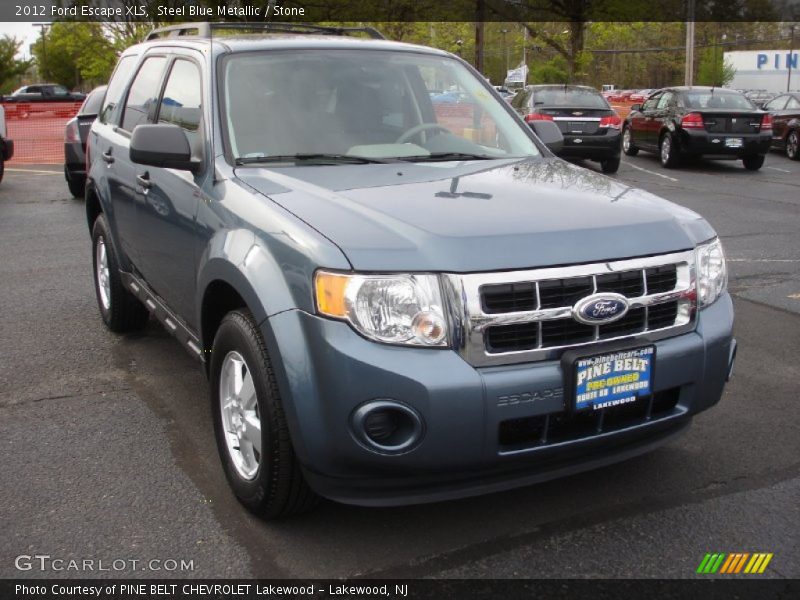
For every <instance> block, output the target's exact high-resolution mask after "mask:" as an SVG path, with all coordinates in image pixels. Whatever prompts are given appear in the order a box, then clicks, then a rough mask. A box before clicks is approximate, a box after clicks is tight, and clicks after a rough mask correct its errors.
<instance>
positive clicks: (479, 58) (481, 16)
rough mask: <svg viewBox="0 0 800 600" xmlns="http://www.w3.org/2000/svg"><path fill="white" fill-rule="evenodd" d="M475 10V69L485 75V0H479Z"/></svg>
mask: <svg viewBox="0 0 800 600" xmlns="http://www.w3.org/2000/svg"><path fill="white" fill-rule="evenodd" d="M477 2H478V3H477V5H476V10H475V19H476V20H475V69H477V71H478V72H479V73H480V74H481V75H484V72H483V70H484V65H483V58H484V47H483V42H484V38H485V32H486V3H485V0H477Z"/></svg>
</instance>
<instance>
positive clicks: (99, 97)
mask: <svg viewBox="0 0 800 600" xmlns="http://www.w3.org/2000/svg"><path fill="white" fill-rule="evenodd" d="M105 95H106V86H104V85H101V86H100V87H97V88H95V89H93V90H92V91H91V93H90V94H89V95H88V96H87V97H86V100H84V102H83V104H82V105H81V108H80V110H79V111H78V114H77V115H76V116H74V117H72V118H71V119H70V120H69V121H67V124H66V126H65V127H64V178H65V179H66V180H67V186H68V187H69V191H70V192H71V193H72V195H73V196H75V197H76V198H83V194H84V188H85V187H86V139H87V137H88V135H89V129H91V127H92V123H93V122H94V120H95V119H96V118H97V114H98V113H99V112H100V107H101V106H102V104H103V98H105Z"/></svg>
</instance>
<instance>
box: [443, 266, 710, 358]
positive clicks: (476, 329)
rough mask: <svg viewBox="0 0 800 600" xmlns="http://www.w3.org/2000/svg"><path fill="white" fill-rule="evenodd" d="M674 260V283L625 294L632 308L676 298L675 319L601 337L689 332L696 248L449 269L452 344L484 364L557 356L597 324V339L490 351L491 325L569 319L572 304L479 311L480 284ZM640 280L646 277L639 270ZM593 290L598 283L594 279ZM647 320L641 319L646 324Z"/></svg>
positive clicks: (652, 337)
mask: <svg viewBox="0 0 800 600" xmlns="http://www.w3.org/2000/svg"><path fill="white" fill-rule="evenodd" d="M668 265H675V266H676V268H677V281H676V284H675V288H674V289H673V290H670V291H667V292H660V293H656V294H649V293H648V290H647V289H646V287H645V289H644V291H643V295H642V296H638V297H635V298H629V299H628V302H629V306H630V309H635V308H644V309H645V310H647V309H648V308H649V307H651V306H654V305H658V304H663V303H666V302H673V301H677V302H678V314H677V317H676V319H675V324H674V325H670V326H668V327H663V328H659V329H653V330H646V329H645V330H644V331H642V332H641V333H636V334H625V335H620V336H617V337H613V338H603V340H602V342H607V341H612V340H620V339H632V340H635V341H640V342H642V343H645V344H646V343H649V342H654V341H657V340H660V339H664V338H667V337H673V336H676V335H680V334H682V333H687V332H689V331H692V330H693V329H694V327H695V324H696V320H695V313H696V312H697V301H696V284H695V264H694V251H693V250H687V251H684V252H674V253H670V254H661V255H658V256H647V257H642V258H634V259H626V260H616V261H610V262H603V263H592V264H582V265H570V266H564V267H545V268H541V269H531V270H520V271H507V272H491V273H467V274H457V273H448V274H444V275H442V287H443V290H444V296H445V299H446V302H447V304H448V306H449V310H448V311H447V312H448V314H449V320H450V322H449V325H450V332H451V343H452V347H453V348H454V349H455V350H456V351H457V352H458V353H459V354H460V355H461V356H462V357H463V358H464V360H466V361H467V362H468V363H469V364H471V365H473V366H475V367H488V366H499V365H508V364H515V363H523V362H538V361H543V360H555V359H558V358H559V357H560V356H561V354H562V353H563V352H564V351H565V350H567V349H570V348H579V347H584V346H590V345H592V344H595V343H597V341H598V339H599V327H595V340H593V341H588V342H582V343H578V344H568V345H564V346H553V347H547V348H541V347H539V348H535V349H531V350H518V351H511V352H502V353H490V352H487V350H486V345H485V341H484V331H485V330H486V328H488V327H491V326H494V325H511V324H520V323H531V322H543V321H552V320H557V319H568V318H569V319H571V318H572V306H564V307H558V308H545V309H542V308H537V309H535V310H528V311H517V312H509V313H499V314H495V313H492V314H489V313H485V312H484V311H483V308H482V305H481V288H482V287H483V286H488V285H496V284H506V283H521V282H531V283H537V284H538V282H541V281H547V280H552V279H570V278H573V277H594V276H598V275H605V274H609V273H617V272H624V271H635V270H640V269H641V270H642V271H644V270H645V269H649V268H652V267H660V266H668ZM643 280H644V281H645V286H646V281H647V278H646V277H645V276H644V274H643ZM594 291H595V292H596V291H597V285H596V280H595V290H594ZM536 298H537V307H538V306H540V304H541V302H540V299H539V286H538V285H536ZM646 322H647V319H645V323H646ZM541 335H542V333H541V328H540V329H539V340H538V344H537V345H538V346H541V345H542V337H541Z"/></svg>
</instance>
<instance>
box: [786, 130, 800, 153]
mask: <svg viewBox="0 0 800 600" xmlns="http://www.w3.org/2000/svg"><path fill="white" fill-rule="evenodd" d="M785 149H786V157H787V158H789V159H791V160H800V133H798V131H797V129H794V130H792V131H790V132H789V135H787V136H786V148H785Z"/></svg>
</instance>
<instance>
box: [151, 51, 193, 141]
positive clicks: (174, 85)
mask: <svg viewBox="0 0 800 600" xmlns="http://www.w3.org/2000/svg"><path fill="white" fill-rule="evenodd" d="M200 81H201V80H200V69H198V67H197V65H196V64H195V63H193V62H191V61H188V60H182V59H178V60H176V61H175V63H174V64H173V65H172V70H171V71H170V72H169V78H168V79H167V86H166V87H165V88H164V97H163V98H162V99H161V105H160V107H159V110H158V122H159V123H172V124H174V125H178V126H179V127H182V128H183V129H185V130H186V132H187V135H188V136H189V141H194V138H195V136H196V135H197V131H198V129H199V128H200V115H201V113H202V96H203V94H202V86H201V83H200Z"/></svg>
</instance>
